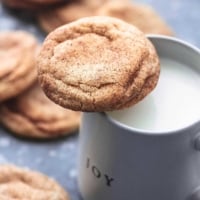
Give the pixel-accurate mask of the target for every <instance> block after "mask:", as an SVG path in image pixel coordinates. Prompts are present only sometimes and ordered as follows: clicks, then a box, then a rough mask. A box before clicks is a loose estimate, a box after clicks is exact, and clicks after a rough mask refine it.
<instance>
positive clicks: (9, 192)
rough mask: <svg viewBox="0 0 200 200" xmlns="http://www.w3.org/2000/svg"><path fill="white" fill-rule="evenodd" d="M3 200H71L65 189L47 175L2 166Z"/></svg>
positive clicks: (1, 184) (1, 188) (0, 186)
mask: <svg viewBox="0 0 200 200" xmlns="http://www.w3.org/2000/svg"><path fill="white" fill-rule="evenodd" d="M0 199H1V200H69V197H68V195H67V193H66V192H65V191H64V189H63V188H62V187H61V186H60V185H59V184H58V183H57V182H56V181H54V180H53V179H51V178H49V177H47V176H46V175H44V174H42V173H39V172H35V171H31V170H28V169H23V168H20V167H17V166H14V165H0Z"/></svg>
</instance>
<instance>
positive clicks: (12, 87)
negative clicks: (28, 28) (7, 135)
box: [0, 31, 39, 102]
mask: <svg viewBox="0 0 200 200" xmlns="http://www.w3.org/2000/svg"><path fill="white" fill-rule="evenodd" d="M38 48H39V46H38V43H37V41H36V39H35V38H34V37H33V36H32V35H31V34H29V33H26V32H23V31H5V32H0V65H1V68H0V102H2V101H4V100H6V99H8V98H11V97H14V96H16V95H18V94H20V93H21V92H22V91H24V90H25V89H26V88H27V87H29V86H30V85H31V84H32V83H33V82H34V81H35V80H36V78H37V73H36V69H35V57H36V53H38Z"/></svg>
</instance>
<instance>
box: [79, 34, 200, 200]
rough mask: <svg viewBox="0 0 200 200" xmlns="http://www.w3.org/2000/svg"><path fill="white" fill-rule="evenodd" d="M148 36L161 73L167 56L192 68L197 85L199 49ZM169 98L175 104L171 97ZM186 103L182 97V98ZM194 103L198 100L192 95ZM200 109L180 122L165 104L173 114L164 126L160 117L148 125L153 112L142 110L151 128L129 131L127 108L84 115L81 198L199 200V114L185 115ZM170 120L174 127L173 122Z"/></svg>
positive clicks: (199, 75) (88, 199)
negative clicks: (147, 113) (156, 123)
mask: <svg viewBox="0 0 200 200" xmlns="http://www.w3.org/2000/svg"><path fill="white" fill-rule="evenodd" d="M149 38H150V40H151V41H152V43H153V44H154V46H155V47H156V49H157V51H158V54H159V57H160V60H161V74H162V61H163V60H165V59H166V58H167V59H170V60H171V61H172V62H173V61H174V62H178V63H181V64H184V65H185V66H186V67H189V68H190V69H192V70H194V74H195V76H194V78H193V79H196V78H197V79H199V80H197V83H198V82H199V81H200V51H199V50H198V49H197V48H195V47H193V46H191V45H189V44H187V43H185V42H183V41H180V40H178V39H175V38H170V37H165V36H149ZM189 68H188V69H189ZM185 75H187V73H185ZM185 75H184V76H185ZM188 76H190V74H188ZM185 82H186V83H187V81H185ZM199 83H200V82H199ZM186 85H187V84H186ZM174 87H175V86H174ZM177 87H178V86H177ZM197 90H198V89H197ZM183 91H184V90H183ZM177 92H178V90H177ZM197 93H198V91H197ZM199 93H200V85H199ZM180 94H182V93H180ZM183 94H184V93H183ZM192 94H193V93H192ZM169 95H170V94H169ZM185 95H187V93H185ZM172 97H173V98H174V100H175V99H176V94H173V96H172ZM177 97H178V93H177ZM156 98H159V95H157V96H156ZM186 99H187V98H186V96H183V98H182V100H183V101H184V100H186ZM194 99H195V100H196V99H198V95H197V96H196V97H195V93H194ZM189 100H190V99H189ZM191 101H192V98H191ZM172 102H174V101H172ZM180 103H181V102H180ZM197 103H198V101H197ZM199 104H200V102H199ZM191 105H192V106H195V103H194V102H191ZM161 106H162V104H161ZM165 106H167V105H165ZM184 106H185V105H183V108H182V109H184ZM177 107H178V105H177ZM199 107H200V105H199ZM199 107H196V110H194V111H192V112H191V113H189V114H188V116H187V115H186V116H185V117H184V116H182V114H181V115H180V119H183V120H178V119H175V116H176V115H177V116H179V114H180V113H179V111H175V110H174V109H175V108H176V106H175V107H174V108H173V109H171V108H170V103H169V105H168V107H167V109H166V110H165V112H167V111H168V109H169V110H170V109H171V112H172V114H171V116H170V117H169V116H168V121H169V123H168V121H167V118H166V119H165V122H166V127H165V123H163V125H162V126H155V127H152V126H151V125H152V124H153V122H152V120H151V114H152V113H151V112H150V114H149V116H148V117H146V116H145V112H144V111H142V112H144V114H143V118H144V116H145V120H146V121H148V120H149V121H150V122H151V123H150V127H149V125H148V123H147V124H144V125H143V124H142V125H141V124H140V123H138V124H137V127H134V121H133V122H132V121H131V120H132V118H131V117H129V119H125V117H124V114H125V115H126V114H127V113H128V112H129V111H130V109H131V108H130V109H128V110H125V111H123V112H125V113H121V114H123V115H120V112H121V111H119V113H114V114H113V113H84V114H83V118H82V124H81V128H80V152H79V153H80V154H79V169H78V184H79V189H80V193H81V195H82V197H83V199H84V200H129V199H135V200H190V199H191V200H200V189H199V188H200V152H199V150H200V115H199V116H197V117H196V116H195V115H194V116H193V117H192V116H190V114H191V115H193V113H194V112H195V113H196V111H197V114H198V112H199V110H200V109H199ZM140 109H141V108H140ZM140 109H139V110H140ZM185 109H186V108H185ZM181 111H182V110H180V112H181ZM163 112H164V111H163ZM177 112H178V113H177ZM154 114H155V115H156V113H154ZM169 114H170V113H168V115H169ZM115 115H116V117H115ZM117 115H118V117H117ZM161 115H162V113H161ZM119 116H122V117H121V118H119ZM128 116H131V115H128ZM126 117H127V116H126ZM134 117H135V116H134ZM140 117H141V116H140ZM154 117H155V116H154ZM195 117H196V118H195ZM143 118H141V119H140V120H142V119H143ZM124 119H125V120H124ZM171 119H172V120H171ZM173 119H174V120H177V123H176V121H175V123H172V122H173ZM156 120H157V119H156V118H155V119H154V122H156ZM170 120H171V121H170ZM127 121H129V122H127ZM130 121H131V123H130ZM126 122H127V123H126ZM161 122H162V121H159V123H158V125H160V123H161ZM179 122H180V123H179ZM129 123H130V124H129ZM140 126H141V127H140ZM143 126H145V127H143ZM168 127H169V128H168Z"/></svg>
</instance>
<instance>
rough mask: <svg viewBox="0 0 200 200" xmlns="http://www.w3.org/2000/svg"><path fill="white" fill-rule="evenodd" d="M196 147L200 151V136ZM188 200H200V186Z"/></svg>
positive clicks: (195, 143) (195, 144) (195, 142)
mask: <svg viewBox="0 0 200 200" xmlns="http://www.w3.org/2000/svg"><path fill="white" fill-rule="evenodd" d="M194 147H195V149H196V150H197V151H200V135H198V136H197V137H196V138H195V141H194ZM188 200H200V186H199V187H197V188H196V189H195V190H194V192H193V193H192V195H191V196H190V198H189V199H188Z"/></svg>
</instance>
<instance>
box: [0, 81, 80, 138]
mask: <svg viewBox="0 0 200 200" xmlns="http://www.w3.org/2000/svg"><path fill="white" fill-rule="evenodd" d="M0 121H1V123H2V124H3V125H4V126H5V127H7V128H8V129H10V130H11V131H12V132H13V133H14V134H16V135H20V136H23V137H27V138H37V139H42V138H46V139H50V138H57V137H61V136H64V135H69V134H72V133H75V131H76V130H77V129H78V128H79V121H80V113H79V112H74V111H72V110H68V109H64V108H62V107H61V106H59V105H56V104H55V103H53V102H52V101H50V100H49V99H48V98H47V97H46V96H45V94H44V93H43V91H42V89H41V88H40V87H39V85H38V84H37V83H35V84H34V85H32V86H31V87H30V88H28V89H27V90H26V91H25V92H24V93H22V94H20V95H19V96H17V97H15V98H12V99H9V100H8V101H6V102H3V103H2V104H1V106H0ZM19 124H23V126H19Z"/></svg>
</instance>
